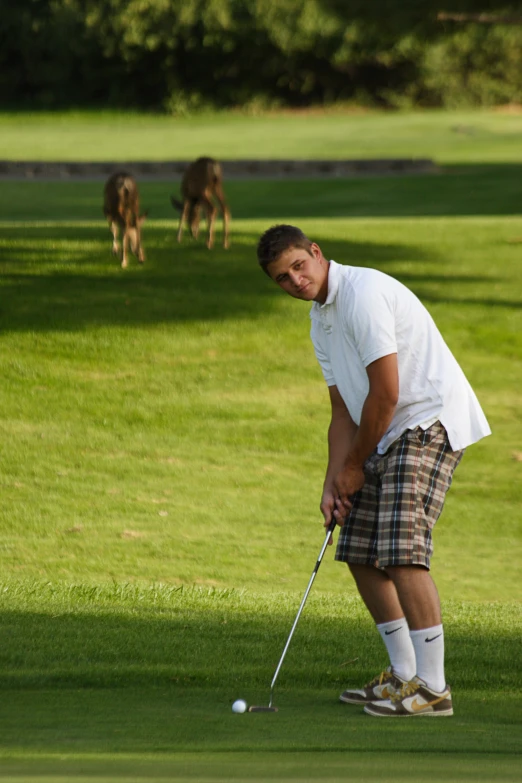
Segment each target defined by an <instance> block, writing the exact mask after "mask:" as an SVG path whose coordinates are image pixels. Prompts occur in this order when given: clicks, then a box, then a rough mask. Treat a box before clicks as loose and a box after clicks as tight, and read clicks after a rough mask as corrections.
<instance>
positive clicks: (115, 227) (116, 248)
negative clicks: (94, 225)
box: [109, 218, 120, 256]
mask: <svg viewBox="0 0 522 783" xmlns="http://www.w3.org/2000/svg"><path fill="white" fill-rule="evenodd" d="M109 225H110V229H111V233H112V254H113V256H117V255H118V253H119V251H120V248H119V245H118V232H119V226H118V224H117V223H116V221H115V220H111V219H110V218H109Z"/></svg>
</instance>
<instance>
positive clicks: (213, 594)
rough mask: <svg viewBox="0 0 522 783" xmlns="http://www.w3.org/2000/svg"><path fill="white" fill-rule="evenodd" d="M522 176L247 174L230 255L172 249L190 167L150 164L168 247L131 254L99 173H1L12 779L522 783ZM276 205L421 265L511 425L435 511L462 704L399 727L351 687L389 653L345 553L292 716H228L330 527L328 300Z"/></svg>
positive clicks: (414, 277)
mask: <svg viewBox="0 0 522 783" xmlns="http://www.w3.org/2000/svg"><path fill="white" fill-rule="evenodd" d="M390 116H391V117H392V118H394V117H395V115H390ZM477 116H479V115H477ZM480 116H482V115H480ZM484 116H485V115H484ZM488 116H489V117H490V120H491V121H493V119H494V115H488ZM492 118H493V119H492ZM239 119H240V120H241V122H243V121H245V122H246V121H247V120H248V121H249V118H239ZM341 119H343V118H341ZM344 119H346V118H344ZM344 119H343V121H344ZM370 119H371V120H372V121H374V119H375V118H374V117H373V115H372V116H371V117H369V120H370ZM447 119H448V118H447ZM504 119H505V118H503V117H500V119H499V122H501V123H502V122H503V121H504ZM515 119H516V118H515ZM85 120H86V118H85V117H81V118H80V119H79V120H78V121H77V122H78V123H79V124H81V123H83V122H85ZM294 120H295V118H292V121H294ZM435 120H437V118H435ZM92 121H93V122H94V118H92ZM147 121H148V120H147ZM151 121H152V120H151ZM154 121H155V120H154ZM199 121H200V122H202V123H203V122H204V118H201V120H198V122H199ZM223 121H225V118H223ZM235 121H236V120H235V119H233V120H231V122H232V123H233V122H235ZM238 121H239V120H238ZM381 121H382V118H381ZM437 121H438V120H437ZM448 121H450V120H449V119H448ZM451 121H452V120H451ZM144 122H145V120H144ZM170 122H173V121H170ZM301 122H303V123H304V122H305V120H304V118H301ZM334 124H335V123H334ZM435 124H436V122H435ZM28 125H29V126H30V125H31V120H29V121H28ZM207 131H208V128H207ZM411 132H413V130H412V131H411ZM432 132H433V133H435V129H434V128H432ZM44 136H45V134H44ZM51 136H52V133H51V131H49V137H51ZM143 138H145V137H143ZM459 138H460V136H459ZM495 138H496V137H495ZM470 139H472V143H474V141H473V140H474V139H475V137H471V136H470ZM62 141H63V139H62ZM501 146H502V145H501ZM63 147H64V149H65V147H66V145H65V144H64V145H63ZM158 149H159V148H158ZM187 149H188V148H187ZM267 149H268V148H267ZM380 149H381V151H382V149H383V146H382V138H381V148H380ZM489 149H490V156H489V158H488V157H487V155H485V159H486V158H487V159H488V160H490V161H494V160H495V156H496V155H497V152H498V150H496V149H493V147H492V146H491V147H490V148H489ZM506 149H507V147H506V148H504V152H506ZM454 152H455V151H454ZM250 153H251V149H250ZM267 154H268V153H267ZM452 154H453V153H452ZM187 155H188V153H187ZM506 155H507V152H506ZM184 156H185V155H181V154H179V155H175V154H172V156H171V157H184ZM27 157H34V156H33V155H28V156H27ZM50 157H53V155H51V156H50ZM94 157H96V156H94ZM138 157H146V156H145V155H144V154H143V155H136V158H138ZM147 157H148V155H147ZM160 157H161V156H160ZM450 157H451V156H449V155H448V158H447V159H449V158H450ZM453 159H454V160H457V157H456V153H455V155H454V158H453ZM497 159H500V158H497ZM513 160H515V158H514V157H513ZM519 181H520V169H519V167H517V166H516V165H512V166H511V165H488V166H487V165H483V166H479V165H473V166H466V167H460V166H457V165H455V166H452V167H449V168H448V169H446V171H445V173H443V174H441V175H439V176H424V177H404V178H399V179H390V178H386V179H378V178H377V179H366V180H333V181H305V182H300V183H295V182H285V181H277V182H255V183H251V182H245V181H234V182H227V183H226V189H227V194H228V196H229V200H230V203H231V206H232V213H233V234H232V240H233V244H232V248H231V250H230V251H228V252H225V251H223V250H222V249H221V248H220V247H219V245H218V246H217V247H216V249H215V250H214V251H213V252H212V253H209V252H208V251H207V250H206V249H205V248H204V245H203V243H193V242H189V241H188V240H187V241H186V242H185V243H184V244H182V245H181V246H179V245H178V244H177V243H176V242H175V220H174V215H173V213H171V211H170V207H169V204H168V195H169V193H170V192H171V191H172V190H173V189H174V188H175V187H177V186H176V185H175V183H173V185H172V188H171V187H169V185H168V183H153V182H144V183H143V184H142V194H143V195H142V201H143V204H144V206H145V207H147V208H149V209H150V216H149V220H148V222H147V223H146V224H145V227H144V242H145V249H146V252H147V261H146V264H145V266H144V267H143V268H140V267H138V265H137V264H136V263H133V264H132V265H131V267H130V269H129V270H127V271H126V272H122V270H121V269H120V268H119V266H118V264H117V262H116V261H115V260H114V259H113V258H112V257H111V255H110V241H109V232H108V230H107V227H106V225H105V224H104V222H103V220H102V218H101V192H100V191H101V185H100V183H92V182H91V183H27V182H12V183H3V187H2V189H1V191H0V214H1V215H2V221H1V222H0V273H1V274H0V285H1V286H2V294H1V296H0V302H1V305H0V362H1V365H2V375H3V382H2V384H1V386H0V411H1V414H0V431H1V435H2V439H1V441H0V462H1V464H2V472H1V475H0V490H1V493H2V504H1V507H0V532H1V538H0V563H1V569H2V572H1V578H2V584H1V585H0V638H1V639H2V644H1V645H0V689H1V698H0V778H3V779H10V780H16V781H17V782H18V783H22V781H29V780H31V781H36V780H38V781H40V780H44V779H45V780H46V781H48V782H49V783H50V782H51V781H66V780H67V781H68V780H71V779H75V778H76V777H78V778H81V779H83V780H86V781H88V780H89V781H90V780H92V781H97V783H101V781H105V780H107V781H108V780H115V779H125V780H129V781H133V780H136V781H140V782H141V783H145V781H147V782H149V781H152V780H156V779H175V780H180V781H181V780H187V781H188V780H200V781H201V780H209V781H210V780H212V781H221V780H223V781H225V780H233V779H238V780H239V779H247V778H248V779H254V780H283V779H285V780H286V779H292V780H299V781H301V780H302V781H304V780H315V779H317V780H323V779H324V780H329V781H336V780H340V779H343V780H346V779H347V778H348V779H354V780H361V781H374V780H379V781H394V782H395V781H399V780H404V779H425V780H441V779H444V780H450V781H452V780H455V781H456V780H470V781H474V780H483V781H493V780H502V781H504V780H505V781H508V780H509V781H515V780H517V779H519V778H520V774H519V770H520V754H521V750H522V749H521V745H520V725H521V723H522V710H521V707H520V695H521V694H520V686H519V683H518V680H517V678H516V673H517V671H520V666H521V663H522V661H521V652H520V632H521V630H522V629H521V622H522V619H521V605H520V590H519V587H518V580H519V576H520V568H519V562H520V556H521V538H522V536H521V530H520V527H521V525H520V510H519V509H520V489H519V487H520V478H521V471H522V463H521V462H520V461H517V459H514V456H516V455H517V454H519V453H521V452H522V415H521V413H520V388H521V387H522V337H521V334H522V323H521V321H522V297H521V295H520V291H521V290H522V289H521V283H522V279H521V278H522V265H521V263H520V255H521V252H522V250H521V244H520V238H521V237H522V219H521V218H520V217H519V216H518V211H517V210H518V203H517V198H518V189H519ZM276 220H291V221H294V222H297V223H298V224H299V225H301V226H302V227H303V228H304V229H305V230H306V231H307V232H308V233H309V234H310V235H311V236H312V237H313V238H314V239H316V240H317V241H319V243H320V244H321V246H322V248H323V250H324V251H325V253H326V255H327V256H328V257H332V258H335V259H336V260H338V261H341V262H344V263H353V264H362V265H368V266H372V267H376V268H379V269H382V270H383V271H385V272H388V273H390V274H392V275H394V276H396V277H398V278H399V279H401V280H403V281H404V282H405V283H406V284H407V285H409V286H410V287H411V288H412V289H413V290H414V291H415V292H416V293H417V294H418V295H419V296H420V297H421V298H422V300H423V301H424V302H425V303H426V305H427V307H428V308H429V309H430V311H431V312H432V313H433V315H434V317H435V320H436V321H437V323H438V325H439V327H440V328H441V330H442V332H443V334H444V336H445V338H446V340H447V342H448V343H449V345H450V347H451V348H452V349H453V351H454V352H455V354H456V356H457V358H458V359H459V361H460V362H461V364H462V366H463V367H464V369H465V371H466V374H467V375H468V378H469V379H470V381H471V383H472V385H473V387H474V388H475V390H476V391H477V394H478V396H479V398H480V400H481V402H482V404H483V407H484V409H485V411H486V414H487V416H488V418H489V420H490V423H491V425H492V428H493V433H494V434H493V436H492V437H491V438H487V439H485V440H484V441H482V442H481V443H479V444H477V445H476V446H474V447H472V448H470V449H469V451H468V453H467V454H466V456H465V459H464V461H463V463H462V465H461V466H460V467H459V469H458V471H457V473H456V476H455V480H454V483H453V486H452V489H451V492H450V493H449V496H448V500H447V504H446V508H445V510H444V513H443V516H442V517H441V519H440V521H439V522H438V524H437V530H436V532H435V557H434V561H433V573H434V576H435V578H436V581H437V584H438V586H439V588H440V592H441V597H442V602H443V610H444V617H445V629H446V638H447V661H446V663H447V673H448V679H449V681H450V682H451V684H452V686H453V688H454V694H455V704H456V714H455V717H454V718H453V719H452V720H449V721H435V722H430V721H428V722H427V725H426V723H425V722H423V721H414V722H410V721H405V722H399V724H400V725H395V724H392V725H391V726H390V725H389V724H388V723H386V724H385V726H383V725H382V724H381V722H379V721H373V720H372V719H370V718H366V716H363V715H361V714H360V711H359V710H357V709H356V708H355V709H353V710H352V709H351V708H350V707H348V708H344V707H342V706H341V705H339V704H338V703H337V701H336V700H337V696H338V693H339V690H340V688H341V687H343V686H345V685H346V684H352V683H354V684H356V683H359V682H361V681H362V680H366V679H368V678H370V677H371V676H373V675H374V674H375V673H376V672H377V671H378V670H380V668H381V667H382V666H383V665H384V663H385V660H384V655H383V651H384V648H383V647H382V646H381V642H380V639H379V637H378V635H376V633H375V630H374V629H373V628H372V625H371V622H370V620H369V618H368V617H367V615H366V613H365V611H364V609H363V607H362V605H361V602H360V600H359V599H358V598H357V597H356V595H355V591H354V588H353V585H352V583H351V580H350V579H349V577H348V575H347V574H346V573H345V571H346V569H345V568H343V567H341V565H339V564H337V563H334V562H333V558H332V553H331V552H328V553H327V555H326V557H325V562H324V563H323V565H322V567H321V570H320V572H319V575H318V578H317V580H316V584H315V585H314V588H313V591H312V593H311V595H310V598H309V602H308V604H307V607H306V609H305V612H304V613H303V617H302V619H301V621H300V625H299V627H298V629H297V631H296V636H295V639H294V641H293V642H292V645H291V647H290V650H289V652H288V656H287V659H286V661H285V664H284V667H283V669H282V671H281V674H280V678H279V681H278V685H277V689H276V694H277V696H276V703H277V704H278V706H279V707H280V712H279V713H277V714H276V715H243V716H241V715H232V713H231V711H230V705H231V703H232V701H233V700H234V699H235V698H238V697H243V698H246V699H247V700H248V701H249V702H260V703H265V702H266V701H267V699H268V695H269V684H270V680H271V677H272V675H273V671H274V668H275V665H276V663H277V661H278V660H279V657H280V654H281V652H282V648H283V646H284V642H285V640H286V638H287V635H288V632H289V630H290V627H291V624H292V622H293V619H294V617H295V613H296V611H297V607H298V605H299V601H300V598H301V596H302V593H303V591H304V588H305V586H306V584H307V582H308V579H309V577H310V573H311V570H312V568H313V565H314V563H315V558H316V555H317V552H318V550H319V547H320V544H321V542H322V540H323V532H322V527H321V525H320V514H319V511H318V501H319V492H320V487H321V482H322V478H323V471H324V465H325V459H326V444H325V429H326V426H327V422H328V402H327V393H326V390H325V388H324V382H323V381H322V379H321V376H320V372H319V370H318V367H317V366H316V362H315V359H314V356H313V351H312V348H311V344H310V341H309V336H308V331H309V321H308V314H307V312H308V307H307V306H306V305H304V304H303V303H299V302H296V301H292V300H290V299H288V298H285V296H284V295H283V294H281V293H280V292H279V291H278V290H277V289H276V288H275V287H274V286H273V285H272V284H271V283H270V281H269V280H268V279H266V278H265V277H264V276H263V275H262V273H261V272H260V271H259V270H258V269H257V266H256V261H255V242H256V239H257V237H258V236H259V234H260V232H261V231H262V230H264V228H266V227H267V226H268V225H270V224H271V223H273V222H275V221H276ZM218 241H219V237H218ZM433 724H435V725H433ZM420 764H421V765H422V766H421V767H419V765H420ZM419 770H420V771H419Z"/></svg>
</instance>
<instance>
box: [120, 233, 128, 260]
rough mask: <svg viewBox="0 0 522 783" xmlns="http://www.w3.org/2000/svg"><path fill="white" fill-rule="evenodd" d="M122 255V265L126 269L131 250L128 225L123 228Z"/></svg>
mask: <svg viewBox="0 0 522 783" xmlns="http://www.w3.org/2000/svg"><path fill="white" fill-rule="evenodd" d="M121 244H122V256H121V265H122V268H123V269H125V268H126V267H127V266H128V265H129V262H128V260H127V253H128V252H129V232H128V231H127V226H125V228H124V229H123V240H122V243H121Z"/></svg>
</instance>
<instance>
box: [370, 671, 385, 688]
mask: <svg viewBox="0 0 522 783" xmlns="http://www.w3.org/2000/svg"><path fill="white" fill-rule="evenodd" d="M386 680H391V674H390V672H389V671H388V669H385V670H384V671H383V672H381V673H380V674H378V675H377V677H374V678H373V680H372V681H371V682H369V683H368V685H366V686H365V687H366V688H373V687H374V685H382V684H383V682H386Z"/></svg>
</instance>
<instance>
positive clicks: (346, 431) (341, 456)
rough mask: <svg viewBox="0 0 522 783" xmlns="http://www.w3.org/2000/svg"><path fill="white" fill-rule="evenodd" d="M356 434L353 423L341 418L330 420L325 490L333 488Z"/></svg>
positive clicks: (355, 426)
mask: <svg viewBox="0 0 522 783" xmlns="http://www.w3.org/2000/svg"><path fill="white" fill-rule="evenodd" d="M356 433H357V425H355V424H354V423H353V421H351V419H350V420H348V419H345V418H342V419H332V421H331V422H330V427H329V429H328V467H327V470H326V477H325V480H324V486H325V489H329V488H331V487H332V486H333V481H334V479H335V477H336V475H337V474H338V473H339V471H340V470H342V468H343V467H344V465H345V463H346V459H347V457H348V455H349V454H350V453H351V449H352V444H353V441H354V438H355V437H356Z"/></svg>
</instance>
